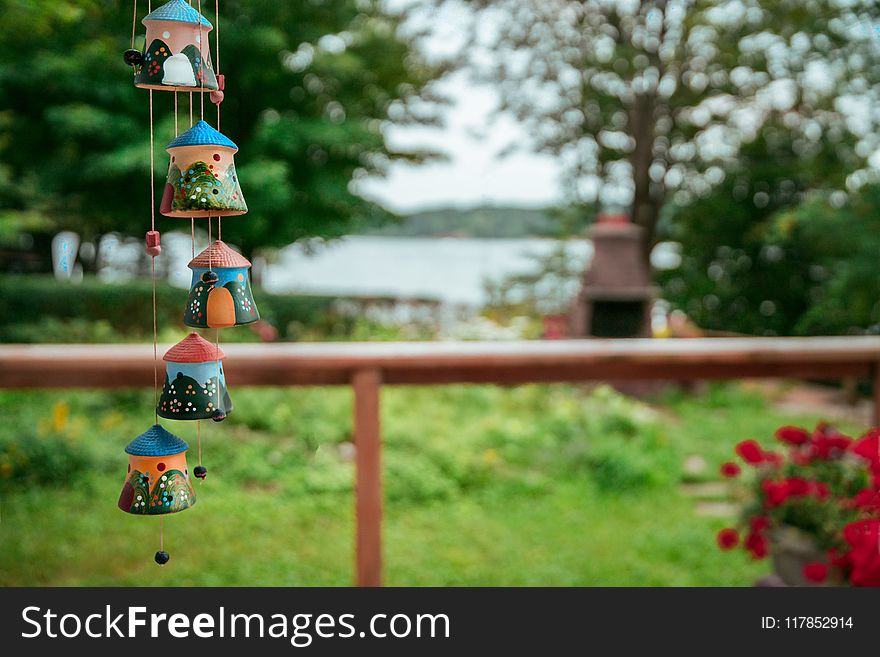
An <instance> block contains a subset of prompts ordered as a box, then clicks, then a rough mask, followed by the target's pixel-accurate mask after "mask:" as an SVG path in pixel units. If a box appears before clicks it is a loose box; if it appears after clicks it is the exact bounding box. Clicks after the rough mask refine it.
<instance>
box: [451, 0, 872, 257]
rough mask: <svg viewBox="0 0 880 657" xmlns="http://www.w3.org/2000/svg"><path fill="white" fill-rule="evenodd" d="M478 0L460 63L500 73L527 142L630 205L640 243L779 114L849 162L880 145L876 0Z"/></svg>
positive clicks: (804, 140)
mask: <svg viewBox="0 0 880 657" xmlns="http://www.w3.org/2000/svg"><path fill="white" fill-rule="evenodd" d="M440 1H443V0H440ZM470 4H471V6H473V7H475V9H476V12H475V14H474V15H475V19H474V21H473V22H472V25H471V37H470V39H469V40H468V46H467V49H466V52H465V53H464V54H463V56H462V58H461V60H460V64H462V65H464V64H465V63H466V64H467V65H468V66H469V67H470V68H471V69H472V70H473V71H474V72H475V75H476V76H477V78H478V79H481V80H484V81H489V82H492V83H494V84H495V85H496V86H497V87H498V89H499V91H500V95H501V106H500V109H501V110H502V111H505V112H508V113H510V114H512V115H513V116H515V117H516V118H518V119H519V120H521V121H522V122H523V123H524V124H525V125H526V127H527V133H528V134H529V135H530V137H531V141H530V143H528V144H526V145H525V146H527V147H531V148H532V149H534V150H537V151H540V152H547V153H551V154H553V155H555V156H558V157H560V158H561V159H562V160H563V161H564V162H566V163H568V164H569V174H570V178H571V182H572V189H573V190H574V192H575V193H576V195H577V196H578V198H582V199H587V200H595V199H599V200H601V201H604V202H605V203H612V204H614V203H621V202H622V203H626V204H629V205H630V206H631V207H632V215H633V217H634V220H635V221H636V222H637V223H638V224H639V225H641V226H643V227H644V228H645V232H646V250H645V251H646V254H647V252H648V250H649V248H650V246H651V245H652V244H653V243H654V242H655V241H656V239H657V238H658V233H657V227H658V224H659V221H660V218H661V213H662V210H663V208H664V204H666V202H667V201H668V200H670V199H674V200H675V201H676V202H677V203H678V204H679V205H686V204H687V203H689V202H690V201H692V200H693V199H695V198H699V197H700V196H702V195H705V194H706V193H707V192H708V191H709V190H711V189H712V188H713V187H714V186H716V185H718V184H719V183H720V182H721V181H722V180H723V179H724V177H725V174H726V168H727V167H729V166H730V165H731V164H732V163H734V162H735V161H736V159H737V157H738V155H739V153H740V151H741V149H742V148H743V146H744V145H746V144H749V143H750V142H755V140H756V139H758V138H759V135H760V133H761V131H762V128H763V127H764V126H765V125H767V123H768V122H769V121H771V120H772V119H773V118H774V117H780V118H781V124H782V127H783V128H784V130H786V131H788V132H790V133H791V136H792V137H791V138H792V139H793V141H794V143H795V146H796V148H797V149H798V152H803V153H809V152H811V151H812V150H814V149H815V148H817V147H818V143H817V142H818V141H819V138H820V137H821V136H823V135H827V136H828V137H829V138H830V139H832V140H833V141H835V142H836V143H837V148H839V149H840V150H841V153H840V160H841V161H842V162H843V163H844V165H845V166H846V169H847V172H848V173H853V172H855V171H856V170H857V169H859V168H860V167H863V166H864V165H865V158H866V156H867V154H869V153H871V152H873V151H874V150H876V147H877V144H878V137H877V133H876V131H875V130H874V127H875V125H876V123H877V121H878V118H880V115H878V114H877V113H876V112H872V111H870V109H869V108H870V107H871V104H872V103H873V104H876V97H877V87H876V82H877V81H878V80H880V65H878V64H880V58H878V52H877V48H876V46H875V43H874V39H875V37H874V35H873V34H872V32H873V30H872V29H871V27H872V26H873V25H877V24H878V23H880V6H878V5H877V3H873V2H867V1H856V0H854V1H853V2H843V1H841V0H811V1H809V2H805V1H804V0H774V1H773V2H769V1H763V2H762V1H760V0H651V1H644V2H639V1H636V0H616V1H615V0H583V1H581V0H491V1H490V0H475V1H474V2H472V3H470ZM487 34H488V35H489V36H486V35H487Z"/></svg>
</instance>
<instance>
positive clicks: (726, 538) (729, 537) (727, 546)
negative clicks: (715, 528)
mask: <svg viewBox="0 0 880 657" xmlns="http://www.w3.org/2000/svg"><path fill="white" fill-rule="evenodd" d="M715 540H716V541H718V547H720V548H721V549H722V550H732V549H733V548H735V547H736V546H737V544H739V534H737V533H736V530H735V529H731V528H730V527H725V528H724V529H722V530H721V531H719V532H718V535H717V536H716V537H715Z"/></svg>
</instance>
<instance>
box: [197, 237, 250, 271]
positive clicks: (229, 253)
mask: <svg viewBox="0 0 880 657" xmlns="http://www.w3.org/2000/svg"><path fill="white" fill-rule="evenodd" d="M250 266H251V262H250V260H248V259H247V258H245V257H244V256H243V255H241V254H240V253H238V252H236V251H233V250H232V249H230V248H229V247H228V246H226V243H225V242H221V241H220V240H217V241H215V242H214V243H213V244H211V246H209V247H208V248H207V249H205V250H204V251H202V252H201V253H200V254H199V255H197V256H196V257H195V258H193V259H192V260H190V261H189V265H188V267H189V268H190V269H210V268H211V267H220V268H223V267H250Z"/></svg>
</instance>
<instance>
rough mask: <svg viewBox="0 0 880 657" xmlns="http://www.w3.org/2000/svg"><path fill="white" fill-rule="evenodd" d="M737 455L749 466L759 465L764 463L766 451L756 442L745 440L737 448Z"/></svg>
mask: <svg viewBox="0 0 880 657" xmlns="http://www.w3.org/2000/svg"><path fill="white" fill-rule="evenodd" d="M736 453H737V455H738V456H739V457H740V458H741V459H742V460H743V461H745V462H746V463H748V464H749V465H759V464H761V463H763V462H764V451H763V450H762V449H761V446H760V445H759V444H758V443H757V441H754V440H744V441H742V442H741V443H739V444H738V445H737V446H736Z"/></svg>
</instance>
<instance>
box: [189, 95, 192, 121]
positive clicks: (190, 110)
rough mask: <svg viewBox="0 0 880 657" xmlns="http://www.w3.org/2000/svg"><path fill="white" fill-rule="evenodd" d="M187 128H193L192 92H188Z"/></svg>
mask: <svg viewBox="0 0 880 657" xmlns="http://www.w3.org/2000/svg"><path fill="white" fill-rule="evenodd" d="M189 127H190V128H192V127H193V92H192V91H190V92H189Z"/></svg>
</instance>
